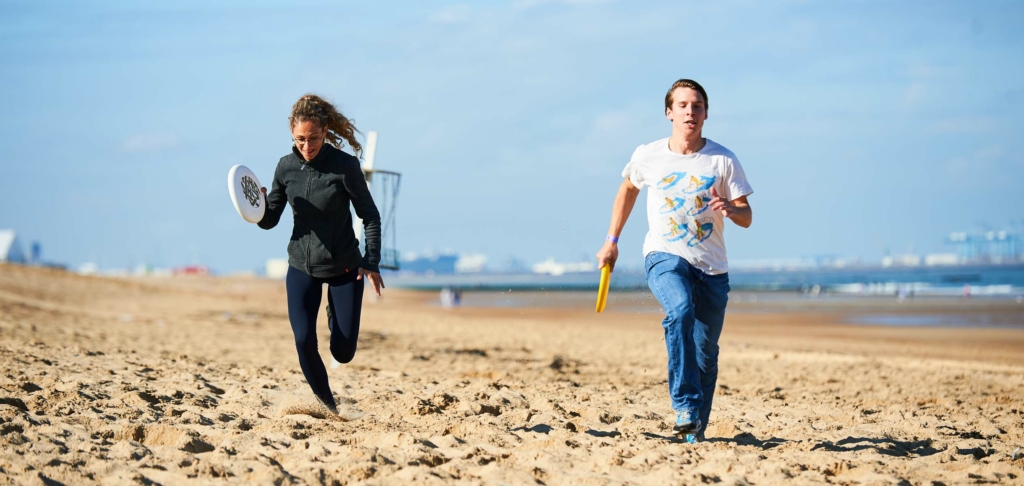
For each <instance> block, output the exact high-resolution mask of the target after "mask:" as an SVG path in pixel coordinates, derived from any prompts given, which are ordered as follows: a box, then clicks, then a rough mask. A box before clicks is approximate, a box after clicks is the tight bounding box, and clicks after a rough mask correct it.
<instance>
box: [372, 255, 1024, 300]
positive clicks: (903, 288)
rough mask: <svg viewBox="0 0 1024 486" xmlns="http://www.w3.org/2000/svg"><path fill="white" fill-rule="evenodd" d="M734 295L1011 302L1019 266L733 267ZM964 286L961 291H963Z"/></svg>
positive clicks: (403, 284)
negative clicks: (962, 297) (760, 293)
mask: <svg viewBox="0 0 1024 486" xmlns="http://www.w3.org/2000/svg"><path fill="white" fill-rule="evenodd" d="M599 277H600V273H599V272H583V273H567V274H563V275H557V276H555V275H545V274H535V273H464V274H433V275H423V274H408V273H402V272H392V273H389V274H387V275H386V276H385V278H386V279H387V283H388V286H391V287H395V288H408V289H418V290H440V289H442V288H444V287H459V288H461V289H462V290H479V291H511V290H518V291H525V290H538V291H574V290H575V291H581V290H596V289H597V284H598V281H599ZM729 283H730V286H731V287H732V289H733V290H734V291H737V290H738V291H774V292H801V293H822V292H824V293H833V294H849V295H897V294H900V293H902V294H905V295H914V296H928V295H934V296H960V295H963V294H964V292H965V291H969V292H970V293H971V295H972V296H977V297H992V298H1016V297H1018V296H1021V295H1024V263H1021V264H1006V265H957V266H941V267H940V266H934V267H888V268H884V267H867V266H859V267H849V268H827V269H824V268H822V269H799V270H785V269H781V270H766V269H756V270H755V269H743V268H740V269H733V270H732V271H731V272H729ZM965 287H966V289H965ZM611 288H612V290H616V291H626V290H644V289H647V281H646V278H645V277H644V273H643V271H642V270H641V269H636V268H620V269H618V270H616V271H615V272H614V273H613V274H612V281H611Z"/></svg>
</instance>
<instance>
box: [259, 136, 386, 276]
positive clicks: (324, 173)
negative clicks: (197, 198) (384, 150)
mask: <svg viewBox="0 0 1024 486" xmlns="http://www.w3.org/2000/svg"><path fill="white" fill-rule="evenodd" d="M286 202H287V203H288V204H290V205H291V206H292V217H293V219H294V221H295V226H294V227H293V228H292V237H291V240H290V241H289V242H288V264H289V265H291V266H293V267H295V268H297V269H299V270H302V271H304V272H306V273H307V274H309V275H310V276H312V277H317V278H330V277H334V276H338V275H341V274H343V273H347V272H348V271H350V270H352V269H354V268H357V267H361V268H365V269H367V270H371V271H374V272H379V271H380V269H379V268H378V265H379V264H380V238H381V237H380V213H379V212H378V211H377V206H376V205H375V204H374V203H373V198H372V197H371V196H370V190H369V188H368V187H366V178H365V177H363V170H362V167H361V166H360V165H359V159H357V158H356V157H354V156H352V155H349V154H347V153H345V152H342V151H341V150H338V149H337V148H335V147H334V146H332V145H330V144H327V143H325V144H324V145H323V148H321V149H320V153H318V154H317V155H316V157H314V158H313V160H310V161H308V162H307V161H306V160H305V159H303V158H302V156H301V155H300V154H299V152H298V150H296V149H295V147H292V153H290V154H288V155H285V156H284V157H281V160H280V162H278V163H277V170H275V171H274V185H273V187H272V188H271V190H270V193H269V194H267V209H266V212H265V213H264V215H263V219H262V220H260V222H259V223H257V224H258V225H259V227H260V228H263V229H271V228H273V227H274V226H277V223H278V221H280V220H281V213H283V212H284V206H285V203H286ZM350 202H351V203H352V207H353V208H355V210H356V215H357V216H359V218H360V219H362V220H363V232H364V234H365V238H366V255H362V254H361V253H360V252H359V240H357V239H356V235H355V232H354V231H353V229H352V215H351V213H350V211H349V203H350Z"/></svg>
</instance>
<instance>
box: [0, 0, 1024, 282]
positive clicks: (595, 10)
mask: <svg viewBox="0 0 1024 486" xmlns="http://www.w3.org/2000/svg"><path fill="white" fill-rule="evenodd" d="M312 12H315V15H311V13H312ZM1022 21H1024V4H1022V3H1021V2H1015V1H991V2H981V3H967V2H953V1H927V2H926V1H908V2H888V1H866V2H815V1H803V0H800V1H796V0H793V1H789V0H786V1H781V2H733V1H726V2H715V3H707V4H693V3H680V2H670V1H667V0H666V1H653V2H642V3H637V2H623V1H576V0H573V1H569V0H551V1H543V2H523V1H509V2H489V3H484V4H480V3H472V4H465V3H434V2H430V3H423V2H408V1H405V2H403V1H396V2H387V3H372V4H367V3H365V2H359V3H356V2H320V1H316V2H290V3H287V4H284V3H276V2H269V1H259V2H241V1H237V0H232V1H227V2H216V3H209V2H199V1H183V2H173V3H130V2H129V3H126V2H113V1H111V2H89V3H82V2H71V1H57V2H31V1H17V0H15V1H9V2H4V3H3V5H2V6H0V35H2V36H3V38H4V42H3V43H0V62H2V63H3V65H4V67H5V75H4V76H3V77H2V78H0V88H2V89H0V102H2V103H3V105H4V106H5V108H6V109H5V110H4V111H3V113H0V126H2V130H0V164H2V165H0V207H2V208H3V209H2V210H0V228H9V229H13V230H15V231H17V232H18V234H19V236H20V238H21V240H22V241H23V242H25V244H26V245H27V244H30V243H31V242H32V241H39V242H41V243H42V252H43V258H44V259H48V260H52V261H57V262H63V263H66V264H69V265H71V266H77V265H80V264H82V263H85V262H94V263H96V264H98V265H99V266H100V267H103V268H132V267H134V266H136V265H139V264H150V265H153V266H178V265H186V264H194V263H201V264H204V265H208V266H210V267H211V268H212V269H214V270H216V271H218V272H223V273H229V272H235V271H243V270H253V269H258V268H260V267H261V266H262V265H263V262H265V261H266V260H267V259H268V258H276V257H281V256H283V255H285V246H286V244H287V241H288V238H289V234H290V229H291V228H290V226H291V220H290V219H289V218H290V215H289V214H288V212H287V211H286V216H285V218H283V219H282V221H281V224H280V225H279V226H278V227H277V228H275V229H274V230H272V231H269V232H268V231H262V230H259V229H257V228H256V227H255V226H253V225H249V224H247V223H245V222H244V221H242V220H241V218H239V217H238V215H237V214H236V213H235V212H234V209H233V208H232V206H231V204H230V202H229V200H228V196H227V190H226V185H225V177H226V174H227V170H228V169H229V168H230V167H231V166H232V165H234V164H238V163H241V164H245V165H247V166H248V167H250V168H251V169H253V170H254V171H255V172H256V174H257V175H259V177H260V179H261V181H262V182H263V183H264V185H269V184H270V181H271V178H272V174H273V171H274V167H275V165H276V163H277V160H278V158H279V157H280V156H281V155H283V154H285V153H286V152H287V151H288V150H289V147H290V141H289V133H288V130H287V114H288V110H289V108H290V106H291V104H292V103H293V102H294V101H295V100H296V99H297V98H298V97H299V96H301V95H302V94H304V93H306V92H315V93H320V94H323V95H324V96H326V97H328V98H330V99H331V100H333V101H335V102H336V103H337V104H338V105H339V106H340V107H341V109H342V110H343V111H344V112H345V113H346V114H347V115H349V116H351V117H352V118H354V119H355V121H356V125H357V126H358V127H359V128H360V129H361V130H362V131H363V132H364V133H365V132H369V131H377V132H379V133H380V142H379V146H378V151H377V159H376V165H377V167H378V168H382V169H389V170H394V171H398V172H401V173H402V174H403V180H402V186H401V193H400V195H399V200H398V214H397V216H398V230H397V231H398V233H397V240H398V248H397V249H398V250H399V251H402V252H408V251H421V250H423V249H427V248H451V249H453V250H455V251H457V252H460V253H476V254H484V255H488V257H489V259H490V261H492V262H505V261H508V259H509V258H517V259H520V260H521V261H522V262H526V263H527V264H531V263H536V262H541V261H543V260H545V259H547V258H548V257H552V258H555V259H556V260H558V261H574V260H578V259H580V258H581V257H582V256H589V257H592V256H593V254H594V253H596V251H597V250H598V248H599V247H600V245H601V243H602V242H603V239H604V235H605V232H606V229H607V227H608V218H609V214H610V209H611V204H612V199H613V198H614V195H615V190H616V187H617V185H618V184H619V181H621V170H622V168H623V166H624V165H625V164H626V162H627V161H628V159H629V156H630V154H631V153H632V151H633V150H634V148H635V147H636V146H637V145H640V144H643V143H648V142H651V141H653V140H658V139H661V138H664V137H667V136H668V135H669V124H668V122H667V121H666V120H665V119H664V116H663V104H662V103H663V101H662V98H663V97H664V94H665V90H666V89H667V88H668V86H669V85H671V83H672V82H673V81H674V80H676V79H678V78H682V77H688V78H694V79H697V80H699V81H700V82H701V83H702V84H703V85H704V86H705V87H706V88H707V90H708V93H709V100H708V102H709V117H710V118H709V120H708V122H707V124H706V125H705V135H706V136H707V137H708V138H710V139H713V140H715V141H716V142H719V143H722V144H723V145H725V146H726V147H728V148H729V149H731V150H732V151H734V152H735V153H736V154H737V155H738V157H739V159H740V161H741V163H742V164H743V167H744V169H745V170H746V173H747V176H748V178H749V180H750V183H751V185H752V186H753V188H754V193H753V195H752V196H751V197H750V201H751V204H752V206H753V209H754V222H753V225H752V226H751V228H749V229H741V228H737V227H735V226H734V225H731V224H728V225H727V226H726V228H725V233H726V241H727V246H728V249H729V255H730V258H731V259H733V260H734V261H736V262H742V261H758V260H769V259H787V258H800V257H807V256H813V255H848V256H859V257H861V258H863V259H864V260H865V261H880V260H881V258H882V257H883V256H884V255H885V254H886V253H887V252H888V253H901V252H903V251H904V250H905V249H906V248H907V247H908V246H909V245H913V246H914V248H915V250H916V251H917V252H919V253H921V254H928V253H938V252H948V251H953V250H952V248H951V247H950V246H948V245H947V244H946V243H944V239H945V238H946V237H947V235H948V234H949V233H952V232H956V231H966V230H970V229H972V228H973V227H974V226H976V225H978V224H981V223H986V222H987V223H988V224H991V225H992V226H993V227H996V228H1000V227H1003V226H1010V225H1013V224H1019V222H1020V221H1024V209H1022V208H1024V191H1021V190H1020V187H1019V186H1020V181H1021V180H1024V164H1021V163H1020V162H1019V160H1018V159H1019V154H1021V153H1024V141H1022V140H1021V138H1020V136H1019V132H1020V129H1021V127H1022V126H1024V87H1022V86H1021V83H1020V82H1019V80H1020V79H1021V78H1022V77H1024V76H1022V75H1024V32H1022V30H1021V29H1020V25H1021V23H1022ZM644 197H646V196H645V195H642V196H641V199H640V200H639V201H638V204H637V206H638V207H637V208H636V209H635V210H634V212H633V214H632V216H631V218H630V221H629V223H628V224H627V226H626V229H625V232H624V233H623V235H622V240H621V244H620V250H621V253H620V259H621V260H620V264H621V265H625V266H633V267H637V266H640V265H641V264H642V255H641V246H642V243H643V236H644V233H645V232H646V231H647V228H646V226H647V225H646V218H645V217H644V214H643V204H644V200H643V198H644Z"/></svg>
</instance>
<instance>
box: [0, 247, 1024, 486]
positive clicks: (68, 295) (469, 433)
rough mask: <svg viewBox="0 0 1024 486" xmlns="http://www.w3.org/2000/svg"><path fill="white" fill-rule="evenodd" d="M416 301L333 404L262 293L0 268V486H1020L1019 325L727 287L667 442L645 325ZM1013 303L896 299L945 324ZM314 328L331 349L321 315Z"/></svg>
mask: <svg viewBox="0 0 1024 486" xmlns="http://www.w3.org/2000/svg"><path fill="white" fill-rule="evenodd" d="M434 299H435V295H434V294H422V293H414V292H401V291H391V290H388V291H386V293H385V297H384V298H383V299H380V300H379V301H377V302H367V303H366V305H365V307H364V314H363V326H362V332H361V335H360V344H359V352H358V354H357V356H356V359H355V360H354V361H353V362H352V363H351V364H348V365H342V366H340V367H338V368H334V369H329V373H330V375H331V383H332V386H333V388H334V390H335V393H336V395H337V396H338V398H339V400H340V401H341V402H342V404H343V407H342V409H343V414H342V415H343V416H332V415H330V414H327V413H325V411H323V410H320V409H318V408H317V407H316V406H315V405H314V402H313V400H312V394H311V392H310V391H309V388H308V386H307V385H306V384H305V382H304V380H303V378H302V374H301V372H300V371H299V367H298V363H297V358H296V355H295V348H294V343H293V340H292V336H291V330H290V327H289V326H288V323H287V315H286V308H285V295H284V285H283V284H282V283H281V282H272V281H266V280H257V279H231V278H220V279H218V278H173V279H104V278H96V277H82V276H77V275H72V274H68V273H64V272H59V271H52V270H41V269H32V268H24V267H17V266H4V265H0V366H2V368H3V373H2V378H0V449H2V451H3V453H2V456H0V482H6V483H11V484H59V483H60V484H96V483H103V484H135V483H138V484H153V483H159V484H180V483H183V482H186V481H188V480H193V481H195V482H198V483H203V484H206V483H219V482H228V483H244V484H356V483H359V484H404V483H417V484H449V483H456V484H496V483H506V484H684V483H685V484H691V483H701V482H722V483H725V484H775V483H780V482H798V483H837V484H851V483H867V484H889V483H892V484H899V483H901V482H902V483H904V484H907V483H909V484H932V483H933V482H937V483H945V484H958V483H979V482H981V483H983V482H996V483H1019V482H1021V481H1024V479H1022V477H1024V449H1021V450H1020V451H1017V449H1018V448H1021V447H1022V446H1024V331H1021V330H1019V329H1001V328H956V327H941V328H932V327H923V326H914V327H883V326H869V325H861V324H856V325H854V324H848V323H847V322H848V321H849V316H850V315H852V314H856V313H857V312H861V310H866V311H867V312H873V313H890V312H902V311H901V310H900V308H898V307H892V308H890V307H891V306H892V305H895V304H887V303H883V302H881V301H879V302H876V303H874V304H872V303H870V302H868V301H865V302H868V303H867V304H865V303H863V302H862V303H854V304H851V305H853V306H855V308H853V310H851V309H847V308H844V306H842V305H840V306H810V307H808V306H804V307H800V308H797V309H779V308H773V307H771V306H770V305H767V304H765V303H764V302H761V303H758V302H744V300H743V299H742V298H741V299H739V301H738V302H735V301H734V304H733V306H732V307H731V308H730V313H729V314H728V316H727V320H726V330H725V332H724V334H723V337H722V351H721V359H720V366H719V368H720V377H719V388H718V393H717V396H716V400H715V410H714V412H713V414H712V423H711V425H710V427H709V429H708V434H707V435H708V438H709V440H708V441H707V442H704V443H700V444H686V443H683V442H681V441H680V440H678V439H676V438H675V437H673V436H672V434H671V421H672V419H673V417H672V412H671V410H670V408H669V405H668V399H667V391H666V384H665V374H666V373H665V362H666V357H665V350H664V347H663V346H664V343H663V341H662V339H661V338H662V331H661V327H660V317H659V316H658V315H656V314H653V313H650V312H614V311H612V312H606V313H604V314H600V315H596V314H594V313H593V311H592V310H590V309H589V308H582V309H581V308H576V306H571V305H570V306H564V307H561V308H526V307H501V308H490V307H463V308H459V309H453V310H444V309H441V308H440V307H439V306H437V305H436V304H435V303H434ZM1010 304H1012V303H1010V302H1007V303H1001V304H998V305H996V304H991V303H989V304H984V303H980V304H979V303H978V301H975V302H970V303H959V304H958V303H956V302H953V303H948V302H946V301H931V302H926V301H924V299H920V300H918V301H916V302H914V303H913V305H914V306H917V307H915V308H914V312H917V313H922V312H924V313H933V314H940V315H947V316H948V315H953V316H955V315H960V314H962V315H964V316H965V318H970V316H971V315H973V314H972V312H976V311H977V312H997V313H999V312H1004V313H1010V314H1011V315H1013V314H1012V313H1014V312H1016V308H1014V307H1013V306H1012V305H1010ZM615 305H616V301H615V300H613V301H611V302H610V303H609V308H610V310H614V309H615ZM865 305H867V306H868V307H867V308H866V309H864V308H863V306H865ZM856 306H861V307H856ZM999 306H1003V307H999ZM997 307H998V308H997ZM858 309H861V310H858ZM893 309H894V310H893ZM321 317H323V312H322V311H321ZM320 336H321V354H322V356H324V357H326V358H327V359H328V360H329V351H328V350H327V348H326V338H327V336H328V330H327V329H326V326H325V325H324V324H323V319H321V324H320ZM1015 451H1017V452H1016V455H1015Z"/></svg>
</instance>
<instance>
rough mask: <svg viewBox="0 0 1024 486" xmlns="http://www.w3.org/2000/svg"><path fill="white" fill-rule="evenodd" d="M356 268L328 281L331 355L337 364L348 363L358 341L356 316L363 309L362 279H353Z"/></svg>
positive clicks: (355, 275) (352, 356) (357, 271)
mask: <svg viewBox="0 0 1024 486" xmlns="http://www.w3.org/2000/svg"><path fill="white" fill-rule="evenodd" d="M358 275H359V270H353V271H351V272H349V273H346V274H345V275H342V276H340V277H335V278H333V279H330V280H328V282H327V283H328V287H327V305H329V306H331V309H332V312H331V320H330V322H328V327H329V328H330V329H331V355H333V356H334V359H335V360H337V361H338V362H339V363H348V362H350V361H352V358H354V357H355V355H356V344H357V342H358V341H359V317H360V315H361V314H362V309H363V287H364V280H363V279H360V280H356V277H357V276H358Z"/></svg>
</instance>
